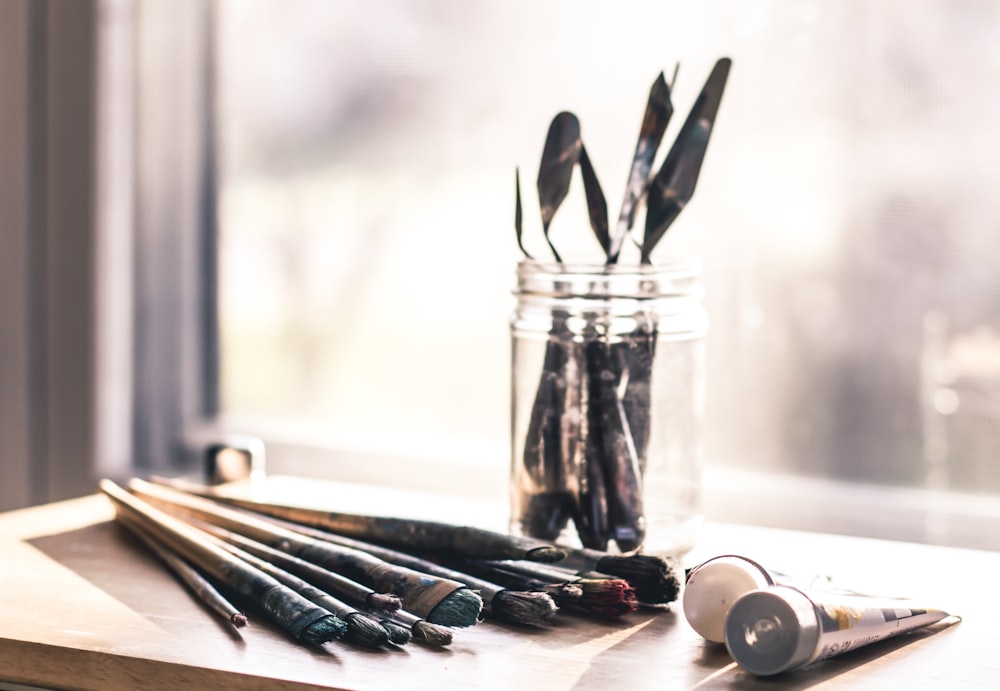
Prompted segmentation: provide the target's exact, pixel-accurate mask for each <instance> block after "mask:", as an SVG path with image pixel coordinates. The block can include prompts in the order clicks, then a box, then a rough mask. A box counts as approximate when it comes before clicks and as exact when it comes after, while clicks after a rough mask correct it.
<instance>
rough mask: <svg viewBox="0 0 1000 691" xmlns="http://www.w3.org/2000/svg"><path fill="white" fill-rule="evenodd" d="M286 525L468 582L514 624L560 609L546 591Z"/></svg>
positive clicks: (534, 621)
mask: <svg viewBox="0 0 1000 691" xmlns="http://www.w3.org/2000/svg"><path fill="white" fill-rule="evenodd" d="M282 525H283V526H284V527H287V528H289V529H290V530H297V531H301V532H302V533H303V534H304V535H308V536H309V537H314V538H316V539H318V540H327V541H329V542H332V543H334V544H337V545H341V546H344V547H350V548H353V549H357V550H361V551H364V552H367V553H369V554H373V555H375V556H376V557H378V558H379V559H384V560H385V561H387V562H389V563H392V564H397V565H399V566H405V567H407V568H410V569H414V570H416V571H420V572H423V573H429V574H433V575H435V576H438V577H440V578H447V579H451V580H453V581H458V582H460V583H464V584H465V586H466V587H468V588H471V589H473V590H475V591H476V592H478V593H479V595H480V597H482V598H483V614H484V615H486V616H487V617H490V618H493V619H500V620H502V621H506V622H509V623H512V624H519V625H528V626H535V625H538V624H540V623H544V622H545V621H547V620H548V619H551V618H552V616H553V615H554V614H555V613H556V611H557V610H558V607H557V606H556V603H555V602H554V601H553V600H552V598H551V597H550V596H549V595H548V594H547V593H544V592H531V591H517V590H509V589H507V588H504V587H503V586H501V585H498V584H496V583H492V582H490V581H488V580H486V579H483V578H478V577H476V576H473V575H471V574H468V573H465V572H463V571H460V570H458V569H453V568H450V567H447V566H443V565H442V564H439V563H437V562H433V561H429V560H427V559H424V558H422V557H418V556H416V555H413V554H409V553H407V552H401V551H399V550H396V549H392V548H389V547H383V546H381V545H375V544H372V543H369V542H365V541H362V540H358V539H355V538H350V537H346V536H343V535H335V534H333V533H328V532H325V531H323V530H319V529H317V528H311V527H309V526H297V525H295V524H294V523H282ZM529 563H534V562H529Z"/></svg>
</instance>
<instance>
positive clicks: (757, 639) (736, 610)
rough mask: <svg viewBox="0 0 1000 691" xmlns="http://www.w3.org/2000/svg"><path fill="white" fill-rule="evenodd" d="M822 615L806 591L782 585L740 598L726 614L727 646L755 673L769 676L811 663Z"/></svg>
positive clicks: (744, 666)
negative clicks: (820, 615) (818, 612)
mask: <svg viewBox="0 0 1000 691" xmlns="http://www.w3.org/2000/svg"><path fill="white" fill-rule="evenodd" d="M819 633H820V631H819V618H818V616H817V615H816V609H815V608H814V607H813V604H812V602H811V601H810V600H809V598H808V597H806V595H805V594H803V593H802V592H800V591H798V590H796V589H795V588H791V587H788V586H783V585H775V586H771V587H769V588H766V589H763V590H754V591H753V592H750V593H747V594H746V595H744V596H743V597H741V598H739V599H738V600H737V601H736V602H735V603H733V606H732V607H731V608H730V609H729V616H728V617H726V648H727V649H728V650H729V654H730V655H732V657H733V659H734V660H735V661H736V662H737V663H738V664H739V665H740V666H741V667H743V668H744V669H745V670H747V671H748V672H751V673H753V674H758V675H761V676H767V675H771V674H778V673H779V672H784V671H786V670H790V669H795V668H796V667H801V666H802V665H804V664H806V663H808V662H809V661H810V660H811V659H812V657H813V654H814V653H815V651H816V646H817V644H818V643H819Z"/></svg>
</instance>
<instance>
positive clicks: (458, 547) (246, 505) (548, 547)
mask: <svg viewBox="0 0 1000 691" xmlns="http://www.w3.org/2000/svg"><path fill="white" fill-rule="evenodd" d="M145 484H149V483H145ZM155 484H157V485H161V486H167V487H170V488H171V489H172V490H174V491H177V492H183V493H185V494H188V495H194V496H198V497H201V498H205V499H211V500H213V501H215V502H222V503H224V504H228V505H230V506H236V507H239V508H241V509H247V510H250V511H254V512H256V513H259V514H265V515H268V516H272V517H274V518H281V519H284V520H286V521H291V522H293V523H297V524H301V525H309V526H312V527H314V528H321V529H323V530H328V531H330V532H333V533H337V534H340V535H346V536H348V537H356V538H358V539H361V540H367V541H370V542H378V543H382V544H388V545H394V546H399V547H405V548H412V549H420V550H433V551H447V552H454V553H456V554H461V555H463V556H469V557H476V558H479V559H526V560H528V561H540V562H552V561H559V560H560V559H562V558H563V557H564V556H565V555H566V553H565V552H564V551H563V550H562V548H560V547H558V546H556V545H553V544H552V543H550V542H545V541H542V540H536V539H532V538H526V537H521V536H519V535H509V534H507V533H500V532H496V531H492V530H486V529H483V528H476V527H472V526H465V525H453V524H450V523H442V522H440V521H426V520H418V519H411V518H395V517H388V516H371V515H363V514H353V513H338V512H331V511H322V510H317V509H307V508H302V507H296V506H287V505H281V504H274V503H270V502H259V501H252V500H249V499H240V498H236V497H230V496H225V495H222V494H219V493H216V492H213V491H212V489H211V488H209V487H204V486H202V487H197V486H194V485H191V484H189V483H178V484H174V483H171V482H163V481H160V480H157V482H156V483H155Z"/></svg>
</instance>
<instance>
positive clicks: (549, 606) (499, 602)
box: [490, 590, 559, 626]
mask: <svg viewBox="0 0 1000 691" xmlns="http://www.w3.org/2000/svg"><path fill="white" fill-rule="evenodd" d="M490 607H491V609H492V612H493V615H494V616H496V617H497V618H498V619H503V620H505V621H509V622H512V623H514V624H529V625H532V626H535V625H538V624H542V623H544V622H545V621H547V620H549V619H551V618H552V617H553V615H555V613H556V612H557V611H558V610H559V608H558V607H557V606H556V603H555V601H554V600H553V599H552V597H551V596H550V595H549V594H548V593H541V592H528V591H517V590H501V591H500V592H499V593H497V594H496V596H495V597H494V598H493V601H492V602H491V603H490Z"/></svg>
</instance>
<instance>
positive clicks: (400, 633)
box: [380, 619, 411, 645]
mask: <svg viewBox="0 0 1000 691" xmlns="http://www.w3.org/2000/svg"><path fill="white" fill-rule="evenodd" d="M380 623H381V624H382V628H383V629H385V632H386V633H387V634H388V635H389V642H390V643H392V644H393V645H406V644H407V643H409V642H410V638H411V634H410V629H408V628H407V627H405V626H402V625H400V624H397V623H395V622H392V621H386V620H384V619H383V620H382V621H381V622H380Z"/></svg>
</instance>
